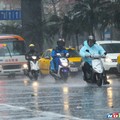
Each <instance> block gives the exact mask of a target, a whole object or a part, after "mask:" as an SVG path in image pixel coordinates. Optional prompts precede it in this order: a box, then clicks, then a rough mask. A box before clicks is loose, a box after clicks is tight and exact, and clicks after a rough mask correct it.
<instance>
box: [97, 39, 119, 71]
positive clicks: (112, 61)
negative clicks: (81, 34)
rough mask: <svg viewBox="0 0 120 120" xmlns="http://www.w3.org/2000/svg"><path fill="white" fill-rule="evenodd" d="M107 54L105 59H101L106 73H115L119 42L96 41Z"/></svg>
mask: <svg viewBox="0 0 120 120" xmlns="http://www.w3.org/2000/svg"><path fill="white" fill-rule="evenodd" d="M97 43H98V44H100V45H101V46H102V47H103V48H104V49H105V50H106V52H107V55H106V58H104V59H102V61H103V65H104V68H105V70H106V71H108V72H116V71H117V67H116V65H117V56H118V55H119V54H120V41H114V40H112V41H108V40H106V41H97Z"/></svg>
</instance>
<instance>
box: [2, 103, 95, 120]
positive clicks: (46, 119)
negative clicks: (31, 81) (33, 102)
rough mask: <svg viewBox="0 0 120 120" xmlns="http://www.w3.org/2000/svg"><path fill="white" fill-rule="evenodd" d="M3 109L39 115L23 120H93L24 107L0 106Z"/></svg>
mask: <svg viewBox="0 0 120 120" xmlns="http://www.w3.org/2000/svg"><path fill="white" fill-rule="evenodd" d="M4 107H5V108H6V110H7V109H8V108H9V109H11V110H13V111H16V110H18V111H19V110H26V111H31V112H37V114H38V115H39V116H38V117H34V118H25V119H24V120H94V119H81V118H77V117H73V116H66V115H62V114H58V113H53V112H47V111H37V110H31V109H28V108H25V107H20V106H13V105H9V104H0V109H2V110H3V108H4ZM22 120H23V118H22Z"/></svg>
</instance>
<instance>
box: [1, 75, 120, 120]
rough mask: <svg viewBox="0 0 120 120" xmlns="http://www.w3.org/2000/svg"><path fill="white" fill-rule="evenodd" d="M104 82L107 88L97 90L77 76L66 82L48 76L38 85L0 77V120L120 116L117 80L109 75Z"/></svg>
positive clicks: (100, 119) (24, 79) (99, 119)
mask: <svg viewBox="0 0 120 120" xmlns="http://www.w3.org/2000/svg"><path fill="white" fill-rule="evenodd" d="M108 81H109V82H110V85H104V86H102V87H98V86H97V85H91V84H87V83H85V82H84V81H83V80H82V76H81V75H78V76H75V77H72V78H69V80H68V81H67V83H56V82H55V81H54V79H53V78H52V77H51V76H47V77H45V78H42V79H39V80H38V82H35V81H31V80H29V79H28V78H27V77H25V76H17V77H16V78H15V79H13V78H7V77H1V78H0V120H108V118H106V117H107V114H110V113H115V112H118V113H120V79H119V77H116V76H115V75H109V76H108ZM109 119H110V120H113V118H109ZM119 119H120V118H119ZM115 120H117V118H116V119H115Z"/></svg>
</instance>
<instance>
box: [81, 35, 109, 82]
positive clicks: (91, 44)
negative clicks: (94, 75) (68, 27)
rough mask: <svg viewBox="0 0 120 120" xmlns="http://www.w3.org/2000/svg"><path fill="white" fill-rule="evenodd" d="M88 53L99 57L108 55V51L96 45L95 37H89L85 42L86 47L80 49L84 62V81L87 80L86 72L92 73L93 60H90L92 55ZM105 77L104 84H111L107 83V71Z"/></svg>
mask: <svg viewBox="0 0 120 120" xmlns="http://www.w3.org/2000/svg"><path fill="white" fill-rule="evenodd" d="M88 51H89V52H90V53H93V54H99V55H103V56H105V55H106V51H105V50H104V49H103V47H102V46H100V45H98V44H96V40H95V38H94V36H93V35H90V36H88V40H86V41H84V45H83V47H82V48H81V49H80V55H81V57H82V58H83V61H84V65H83V67H82V71H83V74H84V78H83V79H84V80H87V77H86V71H87V72H88V73H90V71H91V67H92V66H91V65H92V59H91V58H90V53H89V52H88ZM104 76H105V79H104V84H109V82H108V81H107V77H106V73H105V71H104Z"/></svg>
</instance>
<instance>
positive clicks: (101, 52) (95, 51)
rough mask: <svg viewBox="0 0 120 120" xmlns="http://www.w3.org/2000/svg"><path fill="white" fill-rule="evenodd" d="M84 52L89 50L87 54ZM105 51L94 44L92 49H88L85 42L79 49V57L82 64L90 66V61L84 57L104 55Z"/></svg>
mask: <svg viewBox="0 0 120 120" xmlns="http://www.w3.org/2000/svg"><path fill="white" fill-rule="evenodd" d="M86 50H89V52H87V51H86ZM105 52H106V51H105V50H104V49H103V47H102V46H101V45H98V44H97V43H95V44H94V45H93V46H92V47H90V46H89V45H88V43H87V40H86V41H84V45H83V47H82V48H81V49H80V53H79V54H80V56H81V57H82V58H83V61H84V62H88V63H89V64H90V65H91V64H92V59H91V58H89V57H86V56H87V55H91V54H92V55H105Z"/></svg>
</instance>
